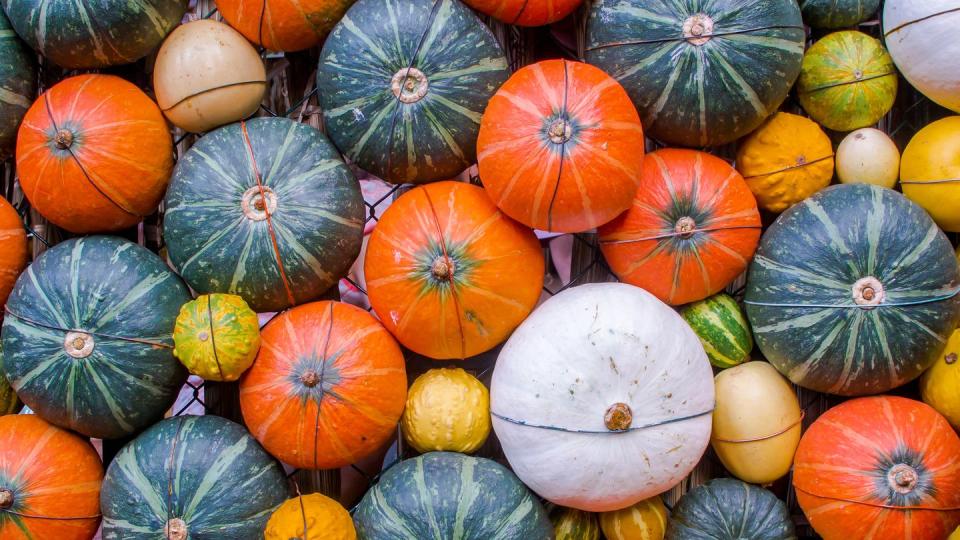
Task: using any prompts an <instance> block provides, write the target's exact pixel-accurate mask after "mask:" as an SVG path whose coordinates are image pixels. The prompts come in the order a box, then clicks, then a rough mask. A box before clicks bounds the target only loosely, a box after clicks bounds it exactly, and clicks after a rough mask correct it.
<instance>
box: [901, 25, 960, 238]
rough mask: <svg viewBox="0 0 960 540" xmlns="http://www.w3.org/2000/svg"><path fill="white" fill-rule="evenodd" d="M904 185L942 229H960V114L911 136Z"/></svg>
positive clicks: (905, 154)
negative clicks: (959, 210) (958, 210)
mask: <svg viewBox="0 0 960 540" xmlns="http://www.w3.org/2000/svg"><path fill="white" fill-rule="evenodd" d="M958 20H960V19H958ZM900 185H901V187H902V189H903V194H904V195H906V196H907V198H908V199H910V200H911V201H913V202H915V203H917V204H919V205H920V206H922V207H923V209H924V210H926V211H927V212H928V213H929V214H930V216H931V217H933V219H934V220H935V221H936V222H937V225H939V226H940V228H942V229H943V230H945V231H947V232H960V212H957V208H960V116H948V117H947V118H941V119H940V120H937V121H936V122H933V123H931V124H929V125H927V126H926V127H924V128H923V129H921V130H920V131H918V132H917V134H916V135H914V136H913V138H912V139H910V142H909V143H908V144H907V147H906V148H905V149H904V150H903V156H902V157H901V159H900Z"/></svg>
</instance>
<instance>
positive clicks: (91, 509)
mask: <svg viewBox="0 0 960 540" xmlns="http://www.w3.org/2000/svg"><path fill="white" fill-rule="evenodd" d="M102 480H103V464H102V463H101V462H100V456H98V455H97V451H96V450H94V448H93V446H92V445H91V444H90V441H87V440H84V439H81V438H80V437H78V436H77V435H75V434H73V433H70V432H69V431H66V430H64V429H60V428H58V427H55V426H53V425H51V424H48V423H47V422H45V421H44V420H42V419H41V418H40V417H38V416H36V415H32V414H22V415H8V416H2V417H0V538H5V539H11V540H12V539H19V538H23V539H33V538H36V539H41V538H50V539H53V538H56V539H57V540H89V539H91V538H93V537H94V535H95V534H96V533H97V527H99V525H100V512H99V504H100V498H99V495H100V482H101V481H102Z"/></svg>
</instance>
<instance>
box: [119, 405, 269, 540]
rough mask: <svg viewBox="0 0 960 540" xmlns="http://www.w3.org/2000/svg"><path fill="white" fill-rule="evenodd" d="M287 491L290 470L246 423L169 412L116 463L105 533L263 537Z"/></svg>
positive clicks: (145, 538) (141, 538) (171, 539)
mask: <svg viewBox="0 0 960 540" xmlns="http://www.w3.org/2000/svg"><path fill="white" fill-rule="evenodd" d="M287 495H288V489H287V479H286V476H284V474H283V469H281V468H280V466H279V464H278V463H277V462H276V461H275V460H274V459H273V458H271V457H270V456H269V455H268V454H267V453H266V452H265V451H264V450H263V448H261V447H260V445H259V444H257V441H255V440H253V437H251V436H250V434H249V433H247V430H246V429H244V428H243V426H240V425H239V424H235V423H233V422H231V421H229V420H226V419H224V418H221V417H219V416H179V417H174V418H168V419H166V420H163V421H162V422H159V423H157V424H156V425H154V426H153V427H151V428H150V429H148V430H146V431H144V432H143V433H142V434H140V435H139V436H138V437H137V438H136V439H134V440H133V441H132V442H130V443H129V444H127V445H126V446H124V447H123V449H122V450H120V453H118V454H117V457H116V458H114V460H113V461H112V462H111V463H110V467H109V468H108V469H107V474H106V476H105V477H104V479H103V488H102V490H101V493H100V511H101V512H102V513H103V539H104V540H155V539H157V538H165V539H168V540H187V539H207V538H209V539H214V538H229V539H231V540H257V539H260V538H262V534H263V529H264V526H265V525H266V524H267V520H268V519H269V518H270V514H272V513H273V511H274V510H275V509H276V508H277V507H278V506H280V504H282V503H283V501H284V500H286V498H287Z"/></svg>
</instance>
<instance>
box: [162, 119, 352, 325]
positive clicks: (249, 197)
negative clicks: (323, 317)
mask: <svg viewBox="0 0 960 540" xmlns="http://www.w3.org/2000/svg"><path fill="white" fill-rule="evenodd" d="M244 130H246V133H247V136H245V135H244ZM248 139H249V143H250V148H252V152H253V159H251V153H250V149H249V148H248V146H247V142H248ZM256 171H259V173H260V174H261V175H262V178H261V183H262V184H263V186H264V194H265V195H266V202H267V205H266V206H265V205H264V199H263V197H261V193H260V188H259V187H258V185H257V176H256ZM165 200H166V215H165V217H164V223H163V236H164V238H165V239H166V240H167V250H168V253H169V254H170V260H171V261H172V262H173V265H174V267H175V268H177V269H179V271H180V274H181V275H182V276H183V278H184V279H185V280H186V281H187V283H188V284H189V285H190V287H192V288H193V289H194V290H195V291H197V292H199V293H202V294H209V293H229V294H235V295H238V296H240V297H242V298H243V299H244V300H245V301H246V302H247V303H248V304H249V305H250V307H251V308H252V309H253V310H254V311H256V312H260V313H262V312H267V311H280V310H282V309H285V308H288V307H290V306H292V305H295V304H302V303H304V302H309V301H311V300H316V299H317V298H319V297H320V296H321V295H323V293H324V292H326V290H327V289H329V288H330V287H331V286H333V285H335V284H336V283H337V280H339V279H340V278H341V277H343V275H344V274H346V273H347V271H348V270H349V269H350V265H351V264H353V261H354V259H356V257H357V255H358V254H359V253H360V244H361V242H362V241H363V219H364V206H363V197H362V196H361V194H360V184H359V183H358V182H357V180H356V179H355V178H354V176H353V174H352V173H351V172H350V169H349V168H348V167H347V166H346V164H345V163H344V162H343V161H342V160H341V159H340V156H339V154H337V151H336V149H335V148H333V146H332V145H331V144H330V143H329V142H328V141H327V139H326V137H324V136H323V134H322V133H320V132H319V131H317V130H316V129H314V128H312V127H310V126H307V125H304V124H300V123H298V122H294V121H292V120H287V119H284V118H257V119H254V120H251V121H249V122H246V123H245V124H231V125H229V126H226V127H222V128H220V129H218V130H216V131H214V132H211V133H208V134H207V135H206V136H204V137H203V138H202V139H200V141H198V142H197V144H195V145H194V146H193V147H192V148H190V150H189V151H187V153H186V154H185V155H184V157H183V158H182V159H181V160H180V161H179V162H178V163H177V166H176V168H175V170H174V173H173V180H172V181H171V183H170V188H169V190H168V191H167V195H166V199H165ZM268 209H269V210H268ZM268 214H269V219H268Z"/></svg>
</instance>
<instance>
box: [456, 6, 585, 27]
mask: <svg viewBox="0 0 960 540" xmlns="http://www.w3.org/2000/svg"><path fill="white" fill-rule="evenodd" d="M464 2H466V4H467V5H468V6H470V7H472V8H473V9H475V10H477V11H479V12H481V13H485V14H487V15H490V16H491V17H493V18H495V19H497V20H499V21H501V22H505V23H507V24H514V25H517V26H543V25H545V24H550V23H553V22H557V21H559V20H560V19H562V18H564V17H566V16H567V15H570V14H571V13H573V12H574V11H575V10H576V9H577V8H578V7H580V4H582V3H583V0H464Z"/></svg>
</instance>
